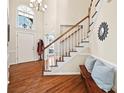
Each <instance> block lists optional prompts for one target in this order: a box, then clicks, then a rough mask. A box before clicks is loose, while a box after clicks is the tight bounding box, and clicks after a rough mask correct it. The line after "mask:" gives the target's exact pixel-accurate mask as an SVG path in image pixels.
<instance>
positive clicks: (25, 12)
mask: <svg viewBox="0 0 124 93" xmlns="http://www.w3.org/2000/svg"><path fill="white" fill-rule="evenodd" d="M33 23H34V12H33V11H32V9H31V8H29V7H27V6H24V5H20V6H19V7H18V8H17V27H18V28H23V29H32V28H33Z"/></svg>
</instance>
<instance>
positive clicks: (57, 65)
mask: <svg viewBox="0 0 124 93" xmlns="http://www.w3.org/2000/svg"><path fill="white" fill-rule="evenodd" d="M50 67H58V65H55V66H50Z"/></svg>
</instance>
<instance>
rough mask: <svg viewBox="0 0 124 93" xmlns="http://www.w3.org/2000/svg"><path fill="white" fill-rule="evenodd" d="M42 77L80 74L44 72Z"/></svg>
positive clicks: (75, 73)
mask: <svg viewBox="0 0 124 93" xmlns="http://www.w3.org/2000/svg"><path fill="white" fill-rule="evenodd" d="M44 75H80V72H60V73H52V72H44Z"/></svg>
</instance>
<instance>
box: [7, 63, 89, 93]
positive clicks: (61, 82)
mask: <svg viewBox="0 0 124 93" xmlns="http://www.w3.org/2000/svg"><path fill="white" fill-rule="evenodd" d="M42 63H43V62H40V61H38V62H29V63H24V64H17V65H13V66H10V69H9V72H10V78H9V79H10V84H9V85H8V93H87V92H86V87H85V84H84V81H83V80H82V79H81V76H80V75H75V76H74V75H73V76H71V75H70V76H43V75H42V65H43V64H42Z"/></svg>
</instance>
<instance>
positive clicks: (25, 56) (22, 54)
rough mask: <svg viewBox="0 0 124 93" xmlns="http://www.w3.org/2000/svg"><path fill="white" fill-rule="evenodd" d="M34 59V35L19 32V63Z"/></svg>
mask: <svg viewBox="0 0 124 93" xmlns="http://www.w3.org/2000/svg"><path fill="white" fill-rule="evenodd" d="M29 61H34V35H33V34H30V33H18V34H17V63H23V62H29Z"/></svg>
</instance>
